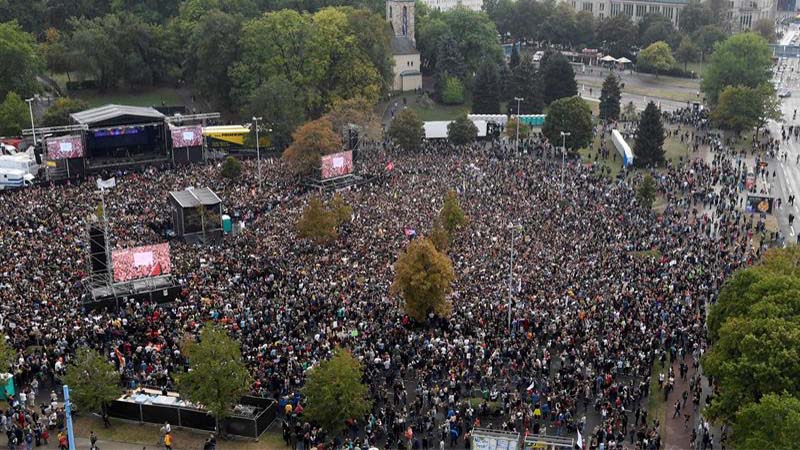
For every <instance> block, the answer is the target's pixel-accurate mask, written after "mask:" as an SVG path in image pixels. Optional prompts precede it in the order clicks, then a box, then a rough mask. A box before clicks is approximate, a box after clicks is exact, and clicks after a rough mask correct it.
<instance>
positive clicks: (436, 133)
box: [422, 119, 486, 139]
mask: <svg viewBox="0 0 800 450" xmlns="http://www.w3.org/2000/svg"><path fill="white" fill-rule="evenodd" d="M470 120H472V123H474V124H475V127H476V128H478V137H486V121H485V120H474V119H470ZM450 122H451V121H450V120H437V121H432V122H424V123H423V124H422V127H423V128H424V129H425V139H447V125H449V124H450Z"/></svg>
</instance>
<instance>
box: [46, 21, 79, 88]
mask: <svg viewBox="0 0 800 450" xmlns="http://www.w3.org/2000/svg"><path fill="white" fill-rule="evenodd" d="M40 53H41V55H42V57H43V58H44V61H45V64H46V66H47V70H49V71H50V72H52V73H65V74H67V80H69V79H70V77H69V71H70V70H71V69H72V61H70V57H69V53H68V49H67V43H66V39H65V38H64V35H63V34H62V33H61V32H60V31H58V30H57V29H55V28H48V29H47V31H46V32H45V41H44V43H43V44H42V45H41V52H40Z"/></svg>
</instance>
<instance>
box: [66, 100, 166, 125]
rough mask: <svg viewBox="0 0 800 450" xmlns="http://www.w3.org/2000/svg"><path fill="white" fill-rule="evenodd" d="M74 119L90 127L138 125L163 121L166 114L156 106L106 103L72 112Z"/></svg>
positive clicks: (71, 115)
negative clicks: (155, 107)
mask: <svg viewBox="0 0 800 450" xmlns="http://www.w3.org/2000/svg"><path fill="white" fill-rule="evenodd" d="M70 117H72V120H74V121H75V122H76V123H78V124H81V125H88V126H90V127H102V126H115V125H136V124H141V123H152V122H163V121H164V119H165V116H164V114H161V113H160V112H158V111H156V110H155V109H154V108H143V107H139V106H123V105H105V106H100V107H97V108H92V109H87V110H86V111H81V112H77V113H73V114H70Z"/></svg>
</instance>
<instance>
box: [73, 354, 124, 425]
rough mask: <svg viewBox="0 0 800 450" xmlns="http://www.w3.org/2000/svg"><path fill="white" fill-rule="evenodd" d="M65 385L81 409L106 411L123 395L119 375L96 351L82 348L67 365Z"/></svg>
mask: <svg viewBox="0 0 800 450" xmlns="http://www.w3.org/2000/svg"><path fill="white" fill-rule="evenodd" d="M64 384H66V385H68V386H69V391H70V396H71V398H72V400H73V401H74V402H75V403H76V404H77V405H78V407H79V408H81V409H83V410H85V411H91V412H101V411H102V412H105V408H106V406H107V405H108V403H110V402H112V401H114V400H116V399H117V398H118V397H119V395H120V394H121V393H122V388H121V387H120V377H119V372H117V371H116V369H115V368H114V366H113V365H112V364H111V363H109V362H108V359H106V358H104V357H103V356H102V355H100V353H98V352H97V351H96V350H93V349H90V348H86V347H83V348H79V349H78V351H77V352H76V353H75V356H74V357H73V358H72V359H71V360H70V361H69V363H68V364H67V373H66V374H65V375H64Z"/></svg>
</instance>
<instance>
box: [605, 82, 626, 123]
mask: <svg viewBox="0 0 800 450" xmlns="http://www.w3.org/2000/svg"><path fill="white" fill-rule="evenodd" d="M621 99H622V92H621V91H620V88H619V79H618V77H617V75H615V74H613V73H609V74H608V76H607V77H606V79H605V80H604V81H603V88H602V89H601V90H600V119H602V120H604V121H607V122H609V121H616V120H619V112H620V100H621Z"/></svg>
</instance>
